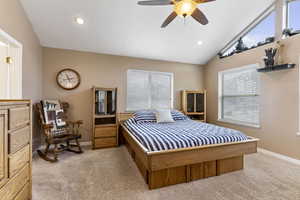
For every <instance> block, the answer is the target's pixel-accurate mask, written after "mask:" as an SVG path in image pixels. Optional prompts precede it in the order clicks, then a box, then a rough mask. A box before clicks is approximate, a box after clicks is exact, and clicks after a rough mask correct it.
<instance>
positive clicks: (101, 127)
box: [92, 87, 119, 149]
mask: <svg viewBox="0 0 300 200" xmlns="http://www.w3.org/2000/svg"><path fill="white" fill-rule="evenodd" d="M92 92H93V99H94V100H93V101H94V102H93V107H94V109H93V110H94V114H93V137H92V142H93V148H94V149H99V148H108V147H116V146H118V143H119V142H118V125H117V123H118V120H117V114H116V113H117V88H97V87H94V88H92Z"/></svg>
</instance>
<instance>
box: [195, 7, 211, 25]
mask: <svg viewBox="0 0 300 200" xmlns="http://www.w3.org/2000/svg"><path fill="white" fill-rule="evenodd" d="M192 17H193V18H194V19H195V20H197V21H198V22H199V23H200V24H203V25H206V24H208V19H207V18H206V16H205V15H204V14H203V12H202V11H201V10H199V8H196V10H195V11H194V12H193V14H192Z"/></svg>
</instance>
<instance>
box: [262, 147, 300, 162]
mask: <svg viewBox="0 0 300 200" xmlns="http://www.w3.org/2000/svg"><path fill="white" fill-rule="evenodd" d="M257 150H258V152H260V153H263V154H266V155H269V156H273V157H275V158H278V159H281V160H284V161H287V162H289V163H293V164H296V165H300V160H297V159H295V158H291V157H288V156H285V155H282V154H279V153H274V152H272V151H268V150H266V149H262V148H258V149H257Z"/></svg>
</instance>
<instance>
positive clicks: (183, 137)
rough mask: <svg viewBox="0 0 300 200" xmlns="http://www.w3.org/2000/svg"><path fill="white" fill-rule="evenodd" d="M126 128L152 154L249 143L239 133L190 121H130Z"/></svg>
mask: <svg viewBox="0 0 300 200" xmlns="http://www.w3.org/2000/svg"><path fill="white" fill-rule="evenodd" d="M124 125H125V126H126V128H127V129H128V130H129V131H130V132H131V133H132V134H133V136H135V137H136V139H137V140H138V141H139V142H140V143H141V144H142V145H143V146H144V147H145V148H146V149H147V150H148V151H149V152H152V151H162V150H170V149H179V148H186V147H195V146H201V145H209V144H220V143H228V142H238V141H244V140H247V136H246V135H244V134H243V133H241V132H239V131H236V130H233V129H229V128H224V127H220V126H215V125H212V124H207V123H201V122H196V121H193V120H190V119H188V120H180V121H176V122H174V123H160V124H159V123H155V122H147V123H137V122H136V121H135V119H134V118H130V119H128V120H127V121H125V123H124Z"/></svg>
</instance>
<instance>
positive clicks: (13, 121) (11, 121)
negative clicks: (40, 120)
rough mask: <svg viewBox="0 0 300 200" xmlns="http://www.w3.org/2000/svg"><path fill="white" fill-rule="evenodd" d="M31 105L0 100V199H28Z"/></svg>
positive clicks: (23, 102) (30, 182) (29, 192)
mask: <svg viewBox="0 0 300 200" xmlns="http://www.w3.org/2000/svg"><path fill="white" fill-rule="evenodd" d="M31 152H32V134H31V103H30V101H25V100H24V101H21V100H20V101H7V100H5V101H4V100H0V199H1V200H30V199H31V185H32V180H31V164H32V153H31Z"/></svg>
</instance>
